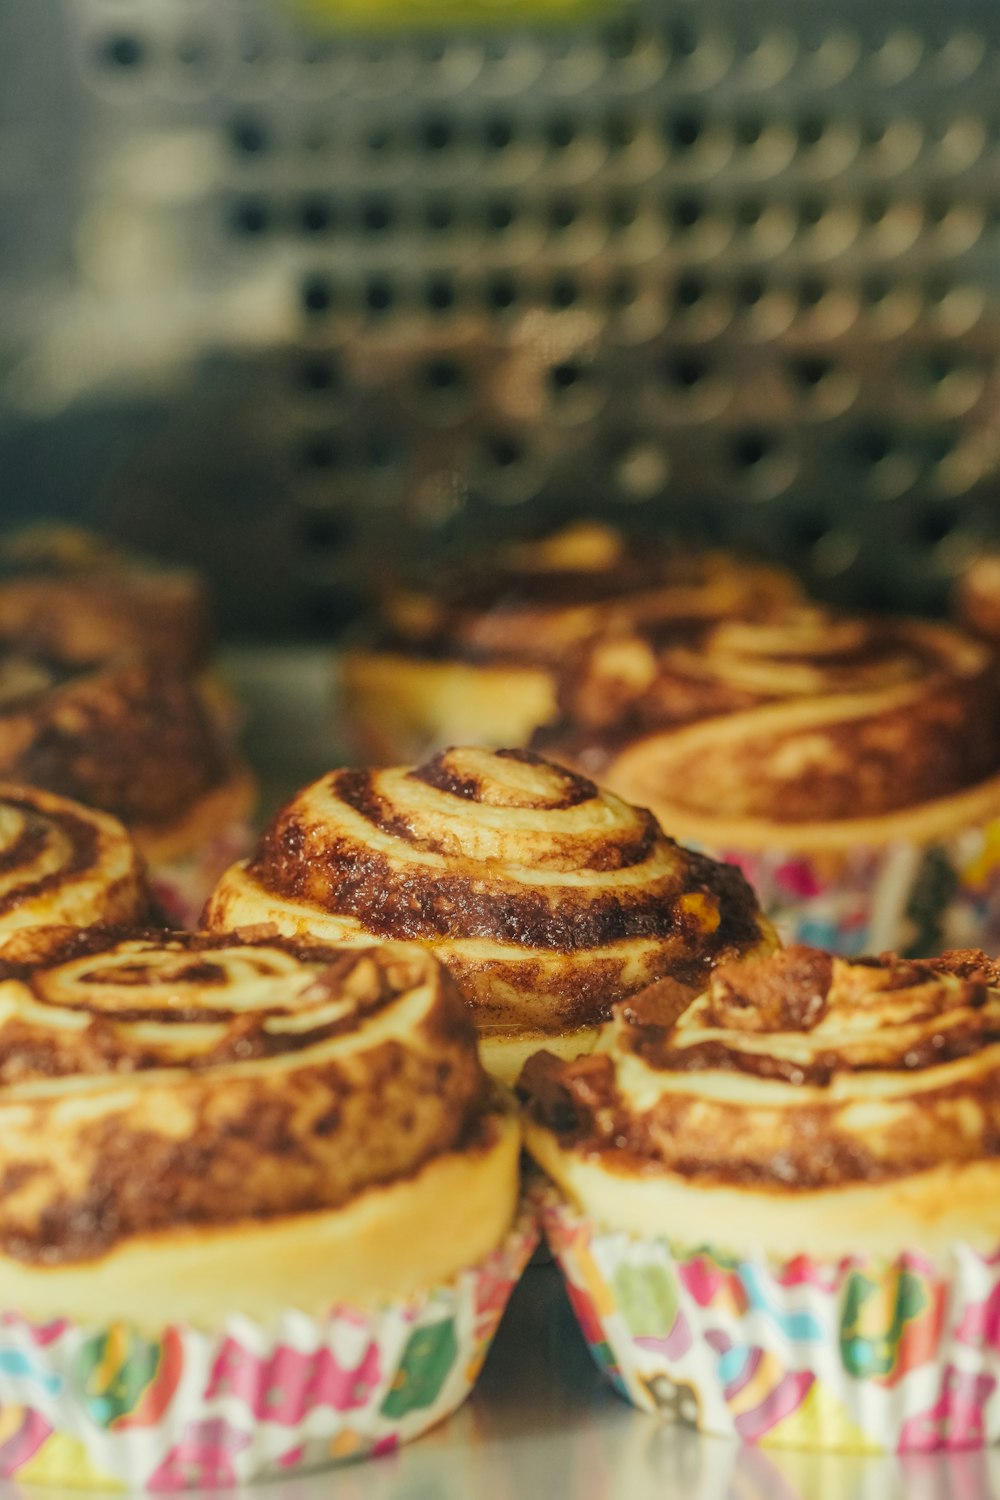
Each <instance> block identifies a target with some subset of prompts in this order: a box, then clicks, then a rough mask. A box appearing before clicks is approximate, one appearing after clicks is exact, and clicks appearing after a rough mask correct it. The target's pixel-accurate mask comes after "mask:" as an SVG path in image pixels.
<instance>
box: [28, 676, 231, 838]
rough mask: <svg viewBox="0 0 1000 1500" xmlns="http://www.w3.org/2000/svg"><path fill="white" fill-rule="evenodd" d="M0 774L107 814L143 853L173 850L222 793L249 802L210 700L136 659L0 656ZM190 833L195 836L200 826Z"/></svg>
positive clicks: (194, 686) (191, 684) (223, 727)
mask: <svg viewBox="0 0 1000 1500" xmlns="http://www.w3.org/2000/svg"><path fill="white" fill-rule="evenodd" d="M0 776H3V777H6V778H9V779H11V780H16V781H21V782H25V783H28V784H30V785H32V786H41V787H44V788H46V789H47V790H49V791H53V792H56V793H58V794H59V795H61V796H65V797H71V798H73V799H74V800H76V801H78V802H83V803H86V804H87V805H88V806H92V807H97V808H100V809H102V810H103V811H106V812H110V813H112V814H113V815H114V816H115V817H117V818H120V819H121V821H122V822H123V823H124V824H125V825H126V827H128V828H130V829H134V830H135V832H136V836H137V837H138V838H139V840H140V842H141V844H142V846H143V848H144V849H146V850H150V849H152V848H153V847H155V846H156V844H157V842H158V841H160V842H162V843H163V845H164V846H166V847H171V848H174V847H176V845H177V837H176V830H177V829H178V828H179V827H183V826H184V825H185V822H186V820H188V819H191V818H193V817H195V813H196V810H197V809H198V808H199V807H200V806H201V805H202V804H205V805H206V806H211V798H212V794H214V793H221V791H222V789H223V788H226V787H231V788H233V791H234V795H235V792H236V790H237V789H239V798H238V800H239V802H240V804H241V806H243V807H245V805H246V802H247V800H248V799H247V795H246V788H247V786H248V777H247V773H246V772H245V771H244V770H243V768H242V766H241V765H240V763H239V761H238V759H237V757H236V755H235V753H234V751H233V748H232V745H231V743H230V740H229V734H228V728H227V726H226V725H224V724H223V723H222V722H221V719H220V716H219V715H218V714H217V713H216V712H215V710H214V706H213V704H212V702H211V700H210V698H209V696H208V694H207V693H205V692H203V691H202V689H201V688H200V687H199V686H198V685H197V684H196V683H195V682H193V681H192V680H191V679H189V678H187V677H184V676H182V675H181V674H179V673H177V672H175V671H173V670H172V669H170V668H168V667H165V666H163V665H161V664H159V663H155V662H153V661H151V660H149V659H147V658H143V657H138V656H124V657H118V658H116V659H115V660H114V661H111V662H107V663H105V664H104V665H103V666H100V667H97V668H94V669H87V668H80V669H71V668H67V667H65V666H56V665H54V664H53V663H52V662H51V661H48V660H43V659H41V658H37V657H33V658H28V657H24V656H9V655H8V656H6V657H2V656H0ZM192 826H193V827H194V831H195V834H196V836H200V835H201V833H202V829H203V820H202V821H199V820H198V819H197V818H195V823H194V824H193V825H192Z"/></svg>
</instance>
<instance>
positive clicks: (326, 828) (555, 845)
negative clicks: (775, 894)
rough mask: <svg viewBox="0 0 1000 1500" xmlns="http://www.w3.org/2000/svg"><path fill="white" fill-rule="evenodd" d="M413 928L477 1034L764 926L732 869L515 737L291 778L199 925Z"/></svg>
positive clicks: (557, 1023)
mask: <svg viewBox="0 0 1000 1500" xmlns="http://www.w3.org/2000/svg"><path fill="white" fill-rule="evenodd" d="M261 920H264V921H274V922H276V923H278V925H279V926H280V927H281V928H282V929H283V930H286V931H291V932H313V933H315V934H316V935H317V936H319V937H321V938H322V939H323V940H325V941H334V942H343V943H358V942H365V941H370V940H371V939H372V938H373V937H377V938H397V939H398V938H402V939H407V940H416V941H419V942H422V943H426V944H428V945H429V946H430V947H431V948H432V949H433V951H434V952H435V953H436V954H437V956H438V957H439V958H441V960H442V961H443V962H444V963H446V964H447V965H448V967H449V968H450V969H451V971H452V973H453V974H454V975H455V977H456V978H457V979H458V981H459V984H460V986H461V988H462V990H463V993H464V994H465V995H466V997H467V998H468V1000H469V1001H470V1003H471V1004H472V1006H473V1007H474V1010H475V1014H476V1020H477V1024H478V1026H479V1027H480V1030H481V1032H483V1033H486V1034H491V1033H499V1034H517V1033H521V1032H540V1033H545V1034H548V1035H554V1034H556V1033H561V1032H570V1031H573V1030H574V1029H575V1028H580V1027H587V1026H590V1027H592V1026H594V1025H596V1024H598V1023H599V1022H600V1021H602V1020H603V1019H604V1018H605V1017H606V1016H607V1015H609V1014H610V1006H611V1003H612V1002H613V1001H614V1000H616V999H618V998H620V997H621V996H623V995H627V994H630V993H632V992H633V991H635V990H637V989H640V988H641V987H642V986H643V985H645V984H646V983H648V982H649V981H650V979H653V978H656V977H659V976H662V975H664V974H672V975H673V976H674V977H675V978H676V979H678V980H679V981H682V982H684V983H685V984H687V985H690V986H693V987H697V986H699V985H700V984H701V983H702V982H703V980H704V978H705V976H706V975H707V973H708V972H709V970H710V969H711V968H712V966H713V965H714V964H716V963H718V962H719V961H720V960H722V959H724V958H727V957H730V956H732V955H734V954H736V953H740V952H744V951H747V950H749V949H753V948H756V947H758V946H759V945H761V944H765V945H766V944H768V943H770V942H771V941H772V938H771V933H770V929H769V927H768V925H767V924H766V922H764V920H763V919H762V918H761V916H760V913H759V911H758V909H757V905H756V902H755V900H754V898H753V894H752V892H751V891H750V889H749V886H748V885H747V884H746V882H745V881H744V879H743V877H742V876H741V875H740V873H739V872H738V871H737V870H735V869H733V868H731V867H728V866H724V865H719V864H716V863H715V862H714V861H712V860H709V859H705V858H703V857H701V856H699V855H695V854H691V853H689V852H688V851H687V850H684V849H681V848H679V847H678V846H677V845H676V844H675V843H674V842H673V841H672V840H671V839H669V838H667V837H666V836H665V835H664V834H663V832H662V831H661V829H660V828H659V826H658V824H657V823H656V821H655V820H654V819H653V818H652V817H651V816H650V814H649V813H647V812H645V811H643V810H641V809H637V808H634V807H629V806H627V805H626V804H625V803H623V802H622V801H620V800H619V799H618V798H617V797H614V796H610V795H608V794H606V793H604V792H602V791H600V790H598V788H597V787H595V786H594V784H593V782H591V781H588V780H587V779H586V778H584V777H581V776H577V775H575V774H574V773H572V772H570V771H566V770H563V769H562V768H560V767H557V766H554V765H552V764H550V763H548V762H545V761H543V760H541V759H539V758H538V757H537V756H534V755H532V754H530V753H529V752H527V751H514V750H508V751H497V752H492V751H487V750H483V749H455V750H450V751H446V752H444V753H443V754H441V755H439V756H436V757H435V758H433V759H432V760H430V761H428V762H427V763H426V764H425V765H423V766H420V767H418V768H416V769H414V770H407V769H405V768H402V767H400V768H394V769H390V770H380V771H353V770H352V771H337V772H334V773H333V774H332V775H330V776H327V777H325V778H323V780H321V781H318V782H316V783H315V784H314V785H313V786H311V787H307V788H306V789H305V790H304V791H303V792H301V793H300V794H299V795H298V796H297V797H295V798H294V799H293V800H292V801H291V802H290V803H289V804H288V806H287V807H286V808H284V809H283V811H281V812H280V813H279V814H278V815H277V817H276V818H275V819H274V821H273V822H272V823H271V825H270V827H269V828H268V829H267V831H266V832H265V834H264V836H263V838H262V840H261V842H260V844H259V846H258V848H257V852H256V854H255V855H254V857H253V858H252V859H251V860H250V861H249V862H248V863H246V864H244V865H237V866H234V867H233V869H232V870H230V872H229V873H228V874H227V875H226V876H225V877H224V879H223V880H222V882H221V883H220V885H219V886H218V887H217V889H216V891H215V893H214V895H213V897H212V898H211V900H210V902H209V905H208V908H207V910H206V917H205V922H206V925H207V926H209V927H212V928H223V927H234V926H238V925H240V924H243V923H245V922H248V921H261Z"/></svg>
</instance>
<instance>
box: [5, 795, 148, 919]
mask: <svg viewBox="0 0 1000 1500" xmlns="http://www.w3.org/2000/svg"><path fill="white" fill-rule="evenodd" d="M148 915H149V892H148V890H147V888H146V879H145V872H144V870H143V865H142V860H141V858H140V857H139V853H138V851H137V849H136V847H135V845H134V844H133V842H132V840H131V839H130V838H129V836H128V834H127V833H126V832H125V829H124V828H123V827H122V826H121V824H120V823H118V822H117V821H116V820H115V819H114V818H111V817H109V816H108V815H107V814H106V813H100V812H95V811H94V810H93V809H92V808H89V807H82V806H81V805H80V804H79V803H76V802H71V801H69V800H68V798H65V797H56V796H53V795H52V793H50V792H43V791H39V790H38V789H37V788H36V787H25V786H17V785H15V784H13V783H9V782H0V946H2V945H3V943H4V941H5V939H6V938H7V937H8V936H9V934H10V933H12V932H14V931H15V930H17V929H18V928H21V927H29V926H35V925H37V924H39V923H53V922H57V923H71V924H72V925H73V926H79V927H86V926H89V925H90V924H91V923H94V922H104V923H107V922H141V921H144V920H145V919H146V918H147V917H148Z"/></svg>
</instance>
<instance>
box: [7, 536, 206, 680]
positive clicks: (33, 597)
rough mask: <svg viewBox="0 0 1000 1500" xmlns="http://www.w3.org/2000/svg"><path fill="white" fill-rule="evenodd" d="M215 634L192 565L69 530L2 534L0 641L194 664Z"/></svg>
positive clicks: (91, 657)
mask: <svg viewBox="0 0 1000 1500" xmlns="http://www.w3.org/2000/svg"><path fill="white" fill-rule="evenodd" d="M210 633H211V632H210V624H209V610H208V600H207V597H206V594H205V589H204V586H203V584H202V582H201V580H200V579H199V578H198V576H197V575H196V574H195V573H193V572H192V571H190V570H189V569H186V568H168V567H164V566H162V565H159V564H156V563H152V562H150V561H148V560H147V559H145V558H138V557H134V556H132V555H131V554H129V553H126V552H123V551H121V550H119V549H117V548H115V547H113V546H112V545H111V544H109V543H107V542H105V541H103V540H102V539H101V538H99V537H95V536H93V535H91V534H90V533H88V532H84V531H78V530H77V529H76V528H74V527H69V526H48V525H46V526H37V527H30V528H28V529H26V530H25V531H21V532H17V533H14V534H13V535H10V536H7V537H4V538H0V640H2V641H4V642H5V643H6V644H7V646H8V647H10V648H13V649H16V650H19V651H23V652H27V653H28V654H29V655H40V656H47V657H51V658H54V659H55V660H58V661H62V662H66V663H77V664H80V665H84V664H87V665H92V664H94V663H96V662H100V661H105V660H107V659H108V658H109V657H112V656H117V655H119V654H120V653H121V652H122V651H133V650H136V651H143V652H145V653H146V654H147V655H149V656H152V657H154V658H155V659H156V660H158V661H162V662H165V663H167V664H169V665H171V666H173V667H176V668H178V669H182V670H191V669H192V668H195V667H197V666H200V665H201V663H202V662H203V661H204V660H205V657H206V655H207V652H208V645H209V639H210Z"/></svg>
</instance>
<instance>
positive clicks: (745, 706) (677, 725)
mask: <svg viewBox="0 0 1000 1500" xmlns="http://www.w3.org/2000/svg"><path fill="white" fill-rule="evenodd" d="M993 671H994V664H993V658H992V655H991V653H990V652H989V650H988V649H987V648H986V647H985V646H983V645H981V644H980V643H979V642H977V641H974V640H973V639H971V638H970V637H969V636H967V635H965V634H963V633H962V632H960V631H957V630H954V629H952V628H951V627H949V626H946V625H939V624H934V623H931V622H926V621H918V620H909V619H889V618H881V619H874V618H864V617H854V616H850V615H845V614H840V613H837V612H834V611H832V610H827V609H823V608H820V607H813V606H810V607H803V606H795V607H789V608H785V609H782V610H776V611H773V612H772V613H771V614H770V615H769V616H767V617H762V618H758V619H756V620H745V621H732V620H731V621H725V622H721V623H718V624H713V625H709V626H707V627H704V628H702V629H697V630H694V631H691V632H688V633H687V635H686V636H685V637H684V638H682V639H678V638H677V637H676V636H671V637H670V638H669V639H667V640H665V641H660V640H657V638H656V637H655V634H651V633H642V632H639V631H636V630H632V631H631V632H625V631H622V632H618V633H609V634H607V635H606V636H604V637H603V638H601V639H598V640H595V641H594V642H592V643H590V644H588V646H587V647H586V648H584V649H582V650H581V651H580V653H579V655H578V656H577V658H576V660H575V661H574V662H573V663H572V664H571V666H570V667H569V668H568V669H567V672H566V676H565V680H564V682H563V684H562V689H561V692H562V720H561V722H560V723H559V724H557V725H555V726H552V727H550V729H549V730H548V731H545V732H542V733H540V734H539V735H538V736H537V737H536V741H535V743H536V744H537V745H538V747H539V748H542V749H544V751H545V753H548V754H551V755H553V756H554V757H555V758H557V759H561V760H565V761H566V762H567V763H568V764H570V765H574V766H577V767H579V768H580V769H582V770H584V771H585V772H589V773H590V774H594V775H599V776H600V777H601V778H602V779H603V780H604V781H605V782H606V784H607V785H608V786H609V787H611V789H612V790H614V791H616V792H617V793H618V794H619V795H620V796H622V797H626V798H628V799H629V800H630V801H634V802H638V803H640V804H642V805H644V806H648V807H651V808H652V809H653V811H654V813H655V814H656V815H657V817H658V818H659V819H660V820H661V822H663V824H664V825H665V826H666V827H669V828H670V829H671V830H672V831H674V832H675V833H676V834H677V836H678V837H679V838H683V839H686V840H690V841H692V842H693V843H695V844H697V845H698V846H700V847H702V848H705V849H707V850H709V851H711V852H713V853H717V854H719V853H721V854H723V857H735V858H737V859H739V860H740V861H741V862H742V863H744V864H745V867H746V868H747V871H748V874H750V878H751V880H752V881H753V883H754V885H755V887H756V888H757V889H758V894H759V895H760V896H761V899H762V903H763V905H764V906H765V909H766V910H769V911H770V912H771V913H772V914H774V915H776V916H777V917H778V919H779V927H780V926H781V925H782V920H783V913H782V911H781V905H782V899H783V895H784V900H785V904H787V905H788V907H789V908H790V910H791V916H790V917H789V918H788V920H787V921H785V931H786V935H788V936H794V935H795V934H796V932H799V933H800V934H801V935H805V933H806V932H808V927H807V926H799V925H797V924H798V922H799V916H798V915H796V911H795V904H796V903H795V899H793V898H796V899H797V897H798V896H801V895H803V894H806V895H808V894H811V895H812V896H814V897H817V898H818V897H822V898H823V900H824V901H825V902H826V908H825V910H824V912H823V913H822V916H823V920H824V922H826V923H828V924H829V926H828V927H824V928H823V929H822V930H821V933H819V934H816V935H817V936H820V935H821V936H822V938H823V941H824V942H825V943H826V944H827V946H837V947H840V946H844V945H847V946H848V949H849V951H850V950H856V949H857V948H859V947H868V946H887V945H892V946H896V947H900V948H904V947H906V948H909V947H910V946H911V944H912V943H913V942H914V941H917V942H919V943H920V944H921V946H922V947H923V949H924V951H930V950H932V949H933V947H934V946H938V945H940V942H941V941H942V939H944V940H947V939H948V937H949V936H950V937H951V939H952V940H966V941H967V940H968V939H969V938H970V937H974V936H975V935H976V934H975V931H974V930H973V931H969V930H968V929H967V928H966V929H963V928H962V927H961V923H959V928H958V930H956V931H955V932H952V933H950V934H949V933H948V932H947V931H946V930H942V929H941V926H940V923H937V919H936V917H935V914H934V913H933V912H931V911H926V912H924V913H923V914H922V915H921V914H919V913H918V914H917V915H913V914H912V913H910V914H909V915H908V913H907V910H906V908H907V906H908V904H912V902H911V898H912V899H913V900H917V895H915V894H914V892H915V890H916V887H917V885H918V884H919V882H918V881H917V876H918V874H919V871H920V869H921V863H922V858H923V851H925V850H927V849H928V848H930V847H932V846H937V845H942V844H947V843H948V841H950V840H953V839H956V838H958V837H959V836H961V835H962V834H964V833H965V832H966V831H967V830H974V829H977V828H979V829H982V828H983V827H984V826H985V825H987V824H989V823H990V821H991V820H992V819H994V818H996V817H997V816H998V815H1000V699H998V697H997V695H996V693H995V691H993V690H992V687H991V678H992V674H993ZM904 845H906V846H908V847H909V848H910V849H912V850H913V851H914V852H913V854H912V856H909V857H908V865H907V870H903V869H902V868H900V870H899V871H898V872H897V874H896V875H895V876H890V875H887V876H886V878H885V881H884V882H883V888H882V891H881V897H879V896H878V893H877V892H876V891H875V885H877V884H878V880H875V881H871V880H870V881H869V888H868V889H867V890H866V889H865V886H864V881H863V878H862V876H861V875H859V871H861V870H862V867H863V866H865V862H866V861H867V865H868V867H870V868H871V869H872V870H874V871H876V873H877V872H878V871H879V870H880V869H881V865H880V861H881V860H882V859H883V856H885V855H886V854H887V852H889V851H892V850H897V851H899V850H901V849H902V847H903V846H904ZM973 853H975V851H973ZM772 856H773V857H772ZM941 857H942V859H943V860H944V862H945V864H946V865H948V867H949V869H951V871H952V875H953V876H954V880H952V881H951V883H952V885H954V886H958V885H961V883H962V862H963V861H966V862H967V863H968V864H969V865H970V866H971V865H972V864H973V863H974V859H973V858H972V856H970V855H968V854H965V853H963V852H962V851H961V850H959V851H957V852H956V853H954V854H952V853H949V852H948V851H947V850H945V851H944V852H943V854H942V856H941ZM768 858H770V859H771V863H770V865H769V866H768V867H767V868H764V867H763V865H762V863H761V861H762V860H763V861H765V862H766V861H767V859H768ZM838 858H840V859H842V860H844V861H849V860H851V859H853V860H854V866H853V869H851V870H847V869H846V868H845V869H844V870H841V871H840V872H839V873H838V870H837V859H838ZM901 858H902V856H901V855H900V856H899V859H901ZM796 861H798V862H799V863H798V864H796ZM956 862H957V866H956ZM897 863H898V860H897ZM782 869H784V870H788V871H791V872H792V875H793V877H794V881H797V883H798V888H799V889H798V891H797V892H796V891H795V890H793V889H788V890H786V891H785V892H784V893H782V890H781V889H780V877H776V876H775V871H781V870H782ZM907 871H908V873H907ZM841 875H843V878H844V880H846V881H847V882H848V883H850V882H851V881H855V882H857V880H859V879H860V880H862V884H861V885H860V886H858V885H857V884H855V885H854V886H850V884H848V885H843V884H839V883H838V882H841ZM929 878H930V874H929V873H928V879H929ZM949 880H951V876H949V877H948V878H947V879H945V878H944V877H942V882H941V883H942V889H943V890H944V887H946V886H947V885H948V883H949ZM907 882H909V883H907ZM793 883H794V882H793ZM993 885H995V881H994V880H993V878H992V876H991V884H990V889H989V891H988V892H987V893H986V895H985V896H984V897H983V902H982V903H981V904H983V905H985V907H986V909H987V913H988V912H990V911H993V909H994V907H997V915H998V916H1000V906H998V902H1000V892H995V891H994V890H993ZM918 894H919V893H918ZM946 895H947V891H945V896H946ZM920 899H921V900H922V899H923V898H922V897H921V898H920ZM976 899H977V900H978V899H979V896H978V893H977V898H976ZM838 902H840V903H842V909H841V907H838V904H837V903H838ZM880 903H881V909H882V910H883V915H884V916H885V914H886V913H888V915H887V916H885V920H880V921H879V922H877V923H876V925H875V927H873V928H870V927H869V926H868V922H869V917H870V914H871V912H873V911H875V910H876V908H879V907H880ZM925 905H926V903H925ZM815 909H816V903H814V910H815ZM801 915H802V922H803V923H807V922H808V912H807V911H804V912H803V913H802V914H801ZM848 918H849V920H848ZM990 920H992V918H990ZM936 923H937V925H935V924H936Z"/></svg>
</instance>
